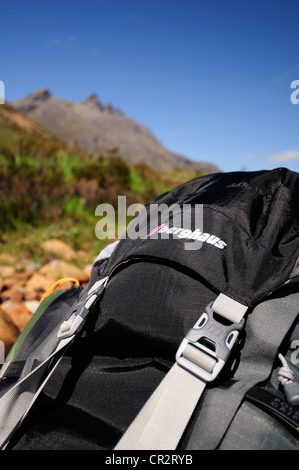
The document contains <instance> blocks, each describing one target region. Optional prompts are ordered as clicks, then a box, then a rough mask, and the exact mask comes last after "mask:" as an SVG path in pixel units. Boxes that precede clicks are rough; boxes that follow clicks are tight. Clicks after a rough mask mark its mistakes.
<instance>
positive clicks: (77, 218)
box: [0, 126, 199, 260]
mask: <svg viewBox="0 0 299 470" xmlns="http://www.w3.org/2000/svg"><path fill="white" fill-rule="evenodd" d="M0 127H1V126H0ZM196 176H199V173H196V172H186V171H182V172H171V173H163V174H161V173H159V174H158V173H156V172H155V171H154V170H152V169H151V168H149V167H147V166H146V165H144V164H142V165H135V166H133V167H130V166H128V165H127V164H126V163H125V162H124V161H123V160H121V159H120V158H118V157H117V156H103V155H99V156H87V155H81V154H79V153H76V152H75V151H74V150H70V149H67V148H66V147H63V146H62V145H61V144H59V143H58V142H56V141H51V140H48V141H45V139H41V138H40V139H39V138H38V137H34V136H32V135H29V136H28V135H22V136H18V138H17V139H16V138H15V139H14V141H13V144H12V141H10V143H9V142H8V139H6V141H5V143H3V145H2V146H0V228H1V231H0V252H1V251H6V252H7V251H8V252H9V251H11V252H14V254H16V253H20V256H24V253H25V254H26V257H27V256H28V257H30V258H31V259H36V260H39V258H40V257H41V256H42V253H41V250H40V249H39V245H40V243H41V242H42V241H43V240H45V239H48V238H60V239H61V240H64V241H67V242H68V243H70V244H71V245H72V246H73V248H74V249H77V250H85V251H86V252H88V253H90V255H91V258H92V257H93V256H94V255H96V254H97V253H98V252H99V250H100V249H101V248H102V246H103V244H104V241H100V240H98V239H97V238H96V236H95V225H96V223H97V221H98V218H97V217H96V216H95V209H96V207H97V206H98V205H99V204H101V203H109V204H112V205H113V206H114V207H115V210H116V209H117V203H118V196H126V198H127V204H128V205H129V204H132V203H135V202H139V203H141V204H146V203H147V202H149V201H150V200H151V199H153V198H154V197H155V196H157V195H159V194H161V193H163V192H165V191H167V190H170V189H172V188H173V187H175V186H177V185H178V184H180V183H182V182H184V181H186V180H188V179H191V178H194V177H196ZM101 245H102V246H101Z"/></svg>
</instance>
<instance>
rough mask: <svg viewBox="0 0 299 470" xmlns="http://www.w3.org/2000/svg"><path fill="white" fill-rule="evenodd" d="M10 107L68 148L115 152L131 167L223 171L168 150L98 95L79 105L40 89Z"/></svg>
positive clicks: (146, 130) (100, 152) (145, 130)
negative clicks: (135, 165) (139, 165)
mask: <svg viewBox="0 0 299 470" xmlns="http://www.w3.org/2000/svg"><path fill="white" fill-rule="evenodd" d="M11 104H12V105H13V106H14V107H15V108H16V109H17V110H19V111H20V112H21V113H23V114H24V115H25V116H27V117H29V118H30V119H32V120H33V121H35V122H37V123H38V124H39V125H41V126H42V127H43V128H45V129H47V130H48V131H49V132H50V133H51V134H53V135H54V136H55V137H57V138H58V139H61V140H62V141H63V142H65V143H66V144H67V145H70V146H73V147H76V148H79V149H80V151H82V152H84V153H87V154H93V155H94V154H105V153H109V152H111V151H113V152H114V154H115V153H116V154H117V155H118V156H119V157H121V158H123V159H124V160H125V161H126V162H127V163H128V164H129V165H134V164H139V163H145V164H147V165H148V166H151V167H153V168H155V170H158V171H168V170H175V169H179V168H180V169H181V168H184V169H190V170H202V171H203V172H204V173H215V172H219V171H220V170H219V168H217V167H216V166H215V165H213V164H211V163H209V162H205V161H198V162H195V161H192V160H190V159H189V158H187V157H186V156H184V155H180V154H177V153H174V152H171V151H169V150H168V149H167V148H165V147H164V146H163V144H162V143H161V142H160V141H159V140H158V139H157V138H156V137H155V136H154V135H153V133H152V132H151V130H150V129H148V128H147V127H146V126H144V125H142V124H140V123H139V122H137V121H135V120H134V119H131V118H129V117H127V116H126V115H125V114H124V113H123V112H121V111H120V110H118V109H116V108H115V107H114V106H112V105H111V104H107V105H103V103H101V101H100V99H99V98H98V96H97V95H96V94H95V93H93V94H91V95H90V96H88V97H87V98H86V99H85V100H84V101H82V102H81V103H77V102H73V101H70V100H67V99H63V98H56V97H53V96H52V95H51V93H50V91H49V90H47V89H45V88H41V89H39V90H37V91H35V92H33V93H31V94H30V95H28V96H26V97H25V98H22V99H20V100H17V101H15V102H13V103H11Z"/></svg>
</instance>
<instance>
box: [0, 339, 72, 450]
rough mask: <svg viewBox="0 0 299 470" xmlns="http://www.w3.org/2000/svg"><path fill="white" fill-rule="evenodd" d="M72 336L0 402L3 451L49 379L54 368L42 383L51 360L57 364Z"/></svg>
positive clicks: (0, 443) (1, 445) (63, 341)
mask: <svg viewBox="0 0 299 470" xmlns="http://www.w3.org/2000/svg"><path fill="white" fill-rule="evenodd" d="M72 339H73V336H72V337H69V338H66V339H64V340H62V341H60V342H59V344H58V346H57V348H56V349H55V351H54V352H53V353H52V354H51V355H50V356H49V357H47V359H45V360H44V361H43V362H42V363H41V364H40V365H39V366H37V367H36V368H35V369H34V370H33V371H32V372H31V373H30V374H28V375H26V376H25V377H23V378H22V379H21V380H20V381H18V382H17V383H16V384H15V385H14V386H13V387H12V388H11V389H10V390H9V391H8V392H6V394H5V395H4V396H3V397H2V398H1V400H0V416H1V422H0V449H2V450H3V449H5V447H6V446H7V444H8V443H9V439H10V437H11V435H12V433H13V432H14V431H15V429H16V427H18V426H19V425H20V424H21V422H22V421H23V419H24V418H25V416H26V415H27V413H28V411H29V410H30V408H31V407H32V405H33V403H34V401H35V400H36V398H37V397H38V395H39V393H40V391H41V390H42V388H43V387H44V385H45V384H46V382H47V380H48V379H49V378H50V375H51V373H52V372H53V371H54V369H55V367H53V368H52V370H51V371H50V373H49V374H48V375H47V376H46V378H45V379H44V381H43V382H42V383H41V381H42V380H43V377H44V376H45V373H46V371H47V369H48V366H49V364H50V362H51V361H52V359H54V357H55V359H56V364H55V365H57V364H58V362H59V359H60V358H61V357H62V354H63V352H64V351H65V348H66V347H67V345H68V344H69V343H70V342H71V341H72Z"/></svg>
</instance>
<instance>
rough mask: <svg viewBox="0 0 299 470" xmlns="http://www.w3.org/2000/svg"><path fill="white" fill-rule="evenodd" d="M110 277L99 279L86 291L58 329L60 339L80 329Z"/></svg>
mask: <svg viewBox="0 0 299 470" xmlns="http://www.w3.org/2000/svg"><path fill="white" fill-rule="evenodd" d="M107 280H108V278H104V279H101V280H100V281H97V282H96V283H95V284H94V285H93V286H92V287H91V289H89V291H88V292H87V293H86V295H85V296H83V298H82V299H81V300H80V302H79V303H78V304H77V305H76V307H75V308H74V310H73V311H72V314H71V316H70V317H69V318H68V319H67V320H65V321H64V322H63V323H62V324H61V326H60V329H59V331H58V334H57V337H58V339H64V338H68V337H70V336H73V335H74V334H75V333H76V331H77V330H78V329H79V327H80V325H81V324H82V322H83V320H84V319H85V318H86V316H87V314H88V313H89V310H90V308H91V306H92V305H93V303H94V302H95V300H96V299H98V298H99V297H100V296H101V295H102V293H103V291H104V289H105V285H106V283H107Z"/></svg>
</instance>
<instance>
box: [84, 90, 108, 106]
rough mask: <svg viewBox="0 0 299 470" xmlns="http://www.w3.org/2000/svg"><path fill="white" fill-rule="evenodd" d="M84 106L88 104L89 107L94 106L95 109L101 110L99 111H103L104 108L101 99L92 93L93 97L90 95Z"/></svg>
mask: <svg viewBox="0 0 299 470" xmlns="http://www.w3.org/2000/svg"><path fill="white" fill-rule="evenodd" d="M82 104H86V105H88V106H92V107H94V108H99V109H101V110H102V109H103V106H102V104H101V102H100V100H99V97H98V95H97V94H96V93H92V94H91V95H89V96H88V97H87V98H86V99H85V100H84V101H83V102H82Z"/></svg>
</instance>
